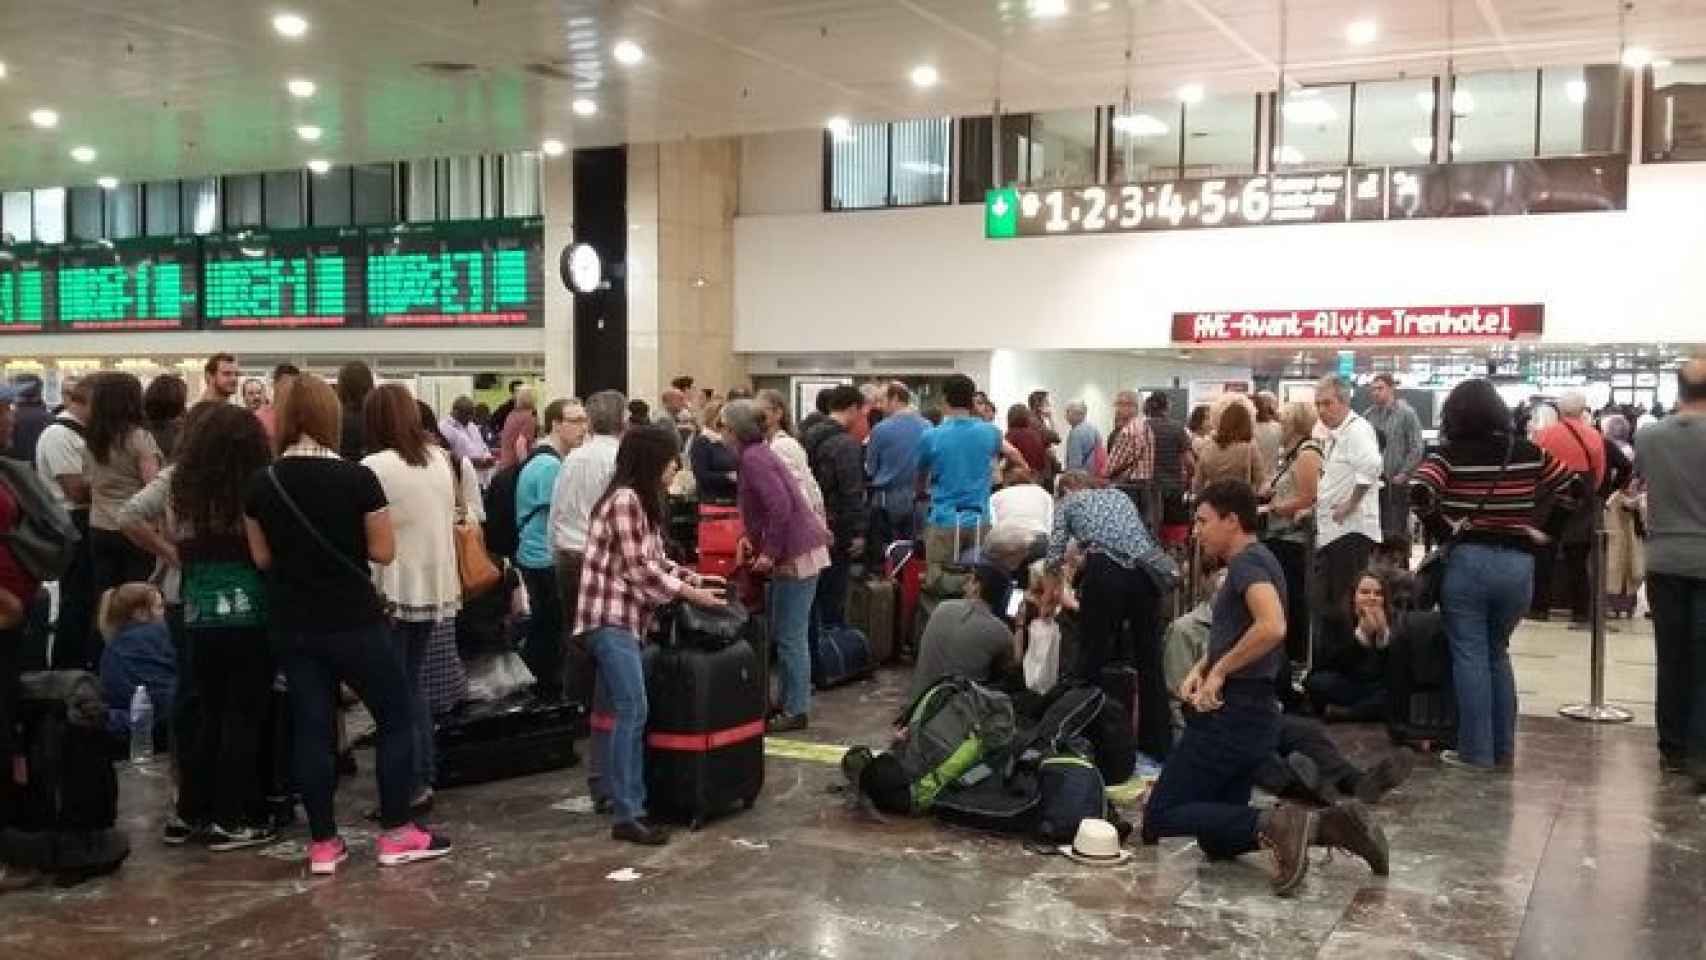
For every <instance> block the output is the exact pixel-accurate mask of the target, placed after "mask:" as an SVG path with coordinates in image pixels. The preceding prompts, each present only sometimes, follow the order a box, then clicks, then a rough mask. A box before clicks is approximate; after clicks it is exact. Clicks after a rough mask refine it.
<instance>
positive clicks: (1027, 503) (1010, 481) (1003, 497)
mask: <svg viewBox="0 0 1706 960" xmlns="http://www.w3.org/2000/svg"><path fill="white" fill-rule="evenodd" d="M1002 479H1003V481H1004V482H1005V484H1006V485H1005V486H1003V487H1002V488H1001V489H1000V490H997V491H996V492H995V493H994V494H993V495H992V496H991V497H990V498H989V523H990V526H992V527H999V526H1002V525H1004V524H1012V525H1016V526H1018V527H1020V528H1022V529H1024V530H1025V532H1027V533H1030V534H1032V535H1034V536H1038V537H1047V536H1048V535H1049V532H1050V531H1052V530H1053V529H1054V497H1053V496H1051V495H1050V494H1049V492H1048V491H1047V490H1044V489H1043V488H1042V486H1041V485H1039V484H1038V483H1037V481H1036V478H1035V477H1033V476H1032V475H1031V470H1030V468H1029V467H1027V466H1025V465H1023V464H1018V463H1009V464H1007V470H1006V473H1005V475H1004V476H1003V478H1002Z"/></svg>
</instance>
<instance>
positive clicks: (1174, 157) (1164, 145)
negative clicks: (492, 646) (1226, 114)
mask: <svg viewBox="0 0 1706 960" xmlns="http://www.w3.org/2000/svg"><path fill="white" fill-rule="evenodd" d="M1185 110H1186V108H1185V105H1184V104H1181V103H1179V102H1177V101H1173V100H1164V101H1151V102H1139V103H1134V104H1132V105H1131V109H1130V110H1126V109H1124V108H1123V107H1116V108H1113V109H1111V110H1109V111H1108V130H1109V134H1110V135H1109V137H1108V180H1109V181H1110V182H1112V183H1132V182H1134V181H1138V180H1163V179H1168V178H1172V177H1176V176H1178V175H1179V163H1180V159H1179V152H1180V149H1181V147H1182V146H1183V144H1184V136H1185Z"/></svg>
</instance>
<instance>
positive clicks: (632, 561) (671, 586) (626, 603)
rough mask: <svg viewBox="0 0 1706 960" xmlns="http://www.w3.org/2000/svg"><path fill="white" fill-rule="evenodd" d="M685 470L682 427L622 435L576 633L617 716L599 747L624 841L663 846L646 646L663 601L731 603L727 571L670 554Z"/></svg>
mask: <svg viewBox="0 0 1706 960" xmlns="http://www.w3.org/2000/svg"><path fill="white" fill-rule="evenodd" d="M677 469H679V462H678V459H677V451H676V439H675V436H674V434H673V432H665V431H663V430H661V429H659V428H657V427H650V426H642V427H637V428H634V429H630V430H629V431H628V432H627V433H625V434H623V435H622V446H621V448H620V449H619V450H617V452H616V472H615V474H614V475H613V476H612V477H611V478H610V487H609V488H608V489H607V490H605V492H604V496H603V497H601V498H600V499H599V501H598V503H597V504H596V505H594V507H593V508H592V525H591V528H590V529H589V531H588V533H587V541H586V560H585V565H584V567H583V568H582V573H581V583H580V595H579V599H578V602H577V603H576V605H575V624H574V630H573V631H572V635H574V636H577V637H578V636H580V635H581V634H586V635H587V636H586V645H587V647H588V649H590V650H591V651H592V655H593V657H594V659H596V660H597V661H598V687H599V690H598V693H599V694H600V697H601V699H602V700H603V701H604V702H605V703H607V704H609V705H610V708H611V712H612V713H614V714H615V718H616V723H615V727H614V729H612V730H611V732H610V736H609V737H607V738H605V739H604V742H603V744H601V745H600V748H601V749H603V750H604V751H605V754H606V755H605V756H602V757H600V758H599V760H600V769H602V770H603V771H604V775H605V776H606V777H607V778H608V779H609V783H610V795H611V799H612V800H613V801H614V803H615V818H616V822H615V824H614V825H613V826H612V827H611V830H610V835H611V837H612V838H614V839H617V840H626V841H628V842H629V843H638V844H644V845H647V846H661V845H663V844H664V843H667V842H668V841H669V833H668V831H666V830H665V829H664V828H662V827H658V826H653V825H652V824H650V823H648V822H647V821H646V819H645V816H646V777H645V732H646V676H645V671H644V669H643V667H642V666H641V661H640V645H641V644H642V643H643V642H644V640H643V638H644V637H645V636H646V635H647V634H648V633H650V632H651V627H652V623H653V621H654V619H655V616H656V612H657V608H658V607H660V606H662V605H663V604H665V603H668V602H669V601H671V600H685V601H687V602H688V603H692V604H697V605H699V606H702V607H720V606H722V605H723V602H724V600H723V595H722V592H721V588H722V587H723V586H724V583H723V581H722V579H721V578H719V577H706V576H700V575H699V574H696V573H694V572H693V571H691V570H688V569H687V568H686V567H683V566H681V565H679V564H677V563H674V562H672V561H671V560H669V558H667V557H665V556H664V552H663V539H662V538H661V537H660V536H659V534H658V531H659V530H661V529H663V525H664V522H665V518H664V491H665V490H667V489H669V482H670V480H671V479H673V478H674V476H675V472H676V470H677Z"/></svg>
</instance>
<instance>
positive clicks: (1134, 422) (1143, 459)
mask: <svg viewBox="0 0 1706 960" xmlns="http://www.w3.org/2000/svg"><path fill="white" fill-rule="evenodd" d="M1154 476H1155V444H1153V443H1151V442H1150V433H1149V421H1148V420H1147V419H1145V418H1143V417H1132V418H1131V419H1130V420H1127V421H1126V424H1125V426H1123V427H1121V428H1120V429H1119V430H1118V432H1116V433H1115V434H1114V439H1113V440H1112V441H1111V442H1110V443H1109V444H1108V479H1109V480H1110V481H1112V482H1114V483H1132V482H1136V481H1138V480H1148V479H1151V478H1152V477H1154Z"/></svg>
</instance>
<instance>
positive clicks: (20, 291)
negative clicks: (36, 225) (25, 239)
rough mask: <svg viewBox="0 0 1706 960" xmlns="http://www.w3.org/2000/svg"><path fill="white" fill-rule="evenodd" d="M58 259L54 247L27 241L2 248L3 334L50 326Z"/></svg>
mask: <svg viewBox="0 0 1706 960" xmlns="http://www.w3.org/2000/svg"><path fill="white" fill-rule="evenodd" d="M56 260H57V258H56V257H55V256H54V254H53V248H51V247H43V246H38V245H35V244H24V245H21V246H15V247H7V248H4V249H0V334H7V333H39V332H41V331H42V330H45V329H47V325H48V321H49V320H51V319H52V318H53V317H54V314H55V311H54V302H55V299H56V294H57V292H58V291H57V290H56V289H55V283H54V270H55V263H56Z"/></svg>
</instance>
